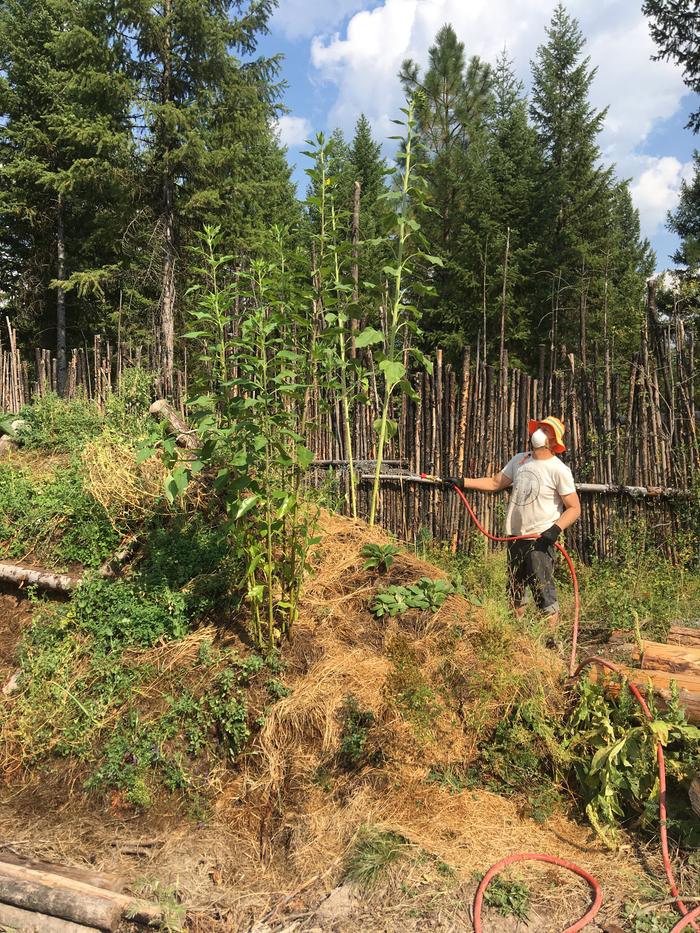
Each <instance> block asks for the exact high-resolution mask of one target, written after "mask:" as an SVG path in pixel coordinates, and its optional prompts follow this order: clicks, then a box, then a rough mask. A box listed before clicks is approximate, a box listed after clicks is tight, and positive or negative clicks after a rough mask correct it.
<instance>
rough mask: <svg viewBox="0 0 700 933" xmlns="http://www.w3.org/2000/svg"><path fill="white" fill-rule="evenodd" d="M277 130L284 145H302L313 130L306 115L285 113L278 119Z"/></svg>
mask: <svg viewBox="0 0 700 933" xmlns="http://www.w3.org/2000/svg"><path fill="white" fill-rule="evenodd" d="M277 132H278V134H279V138H280V142H281V143H282V145H283V146H302V145H303V144H304V143H305V142H306V140H307V139H308V138H309V137H310V136H311V133H312V132H313V130H312V127H311V123H310V122H309V120H308V119H307V118H306V117H294V116H292V115H291V114H288V113H285V114H283V115H282V116H281V117H280V118H279V120H278V121H277Z"/></svg>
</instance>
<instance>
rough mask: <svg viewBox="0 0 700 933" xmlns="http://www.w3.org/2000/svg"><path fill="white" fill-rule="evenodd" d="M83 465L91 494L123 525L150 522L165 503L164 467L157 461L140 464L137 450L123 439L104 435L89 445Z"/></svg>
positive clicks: (152, 460) (83, 458) (84, 455)
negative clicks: (144, 520) (143, 521)
mask: <svg viewBox="0 0 700 933" xmlns="http://www.w3.org/2000/svg"><path fill="white" fill-rule="evenodd" d="M82 462H83V466H84V468H85V471H86V473H87V476H88V490H89V492H90V493H91V495H92V496H93V497H94V498H95V499H96V500H97V502H99V503H100V505H101V506H102V507H103V508H104V509H105V511H106V512H107V514H108V515H110V516H119V520H120V523H121V524H122V525H123V523H124V521H127V522H129V521H142V520H143V519H146V518H148V517H149V516H150V515H152V514H153V513H154V512H155V511H156V509H157V508H158V507H159V506H160V504H161V503H162V500H163V482H164V479H165V475H166V470H165V467H164V466H163V463H162V462H161V460H160V459H159V458H157V457H151V458H150V459H148V460H145V461H144V462H143V463H140V464H139V463H137V459H136V451H135V450H134V448H133V447H131V446H129V444H127V443H126V442H125V441H123V440H121V439H120V438H118V437H116V436H113V435H111V434H109V433H108V432H104V433H103V434H102V435H101V436H100V437H99V438H98V439H97V440H95V441H91V442H90V443H88V444H86V445H85V447H84V448H83V452H82Z"/></svg>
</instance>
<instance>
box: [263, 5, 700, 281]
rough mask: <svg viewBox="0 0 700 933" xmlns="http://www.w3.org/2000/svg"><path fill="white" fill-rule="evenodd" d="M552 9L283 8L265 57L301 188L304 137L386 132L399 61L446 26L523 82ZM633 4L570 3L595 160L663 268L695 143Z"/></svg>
mask: <svg viewBox="0 0 700 933" xmlns="http://www.w3.org/2000/svg"><path fill="white" fill-rule="evenodd" d="M554 5H555V4H554V0H315V2H314V0H280V2H279V8H278V10H277V12H276V13H275V15H274V18H273V21H272V28H271V34H270V35H269V36H268V37H266V38H265V39H264V41H263V43H262V44H261V48H260V51H261V52H263V53H264V54H271V53H274V52H282V53H283V54H284V56H285V61H284V66H283V76H284V78H285V79H286V81H287V83H288V85H289V87H288V90H287V93H286V95H285V103H286V105H287V107H288V108H289V111H290V112H289V114H287V115H286V116H284V117H283V118H282V120H281V123H280V136H281V138H282V141H283V142H284V143H285V144H286V145H287V146H288V147H289V158H290V161H291V162H293V163H295V164H296V170H295V179H296V180H297V182H298V183H299V185H300V191H303V190H304V188H305V180H304V178H305V176H304V168H305V162H306V160H305V159H304V157H303V156H301V155H300V150H301V149H303V148H304V140H305V139H306V138H307V137H308V136H309V135H310V134H313V133H315V132H317V131H319V130H321V131H324V132H329V131H331V130H332V129H333V128H334V127H335V126H340V127H341V128H342V129H343V130H344V131H345V133H346V135H347V136H351V135H352V130H353V126H354V124H355V121H356V119H357V116H358V115H359V114H360V113H361V112H364V113H365V114H366V115H367V117H368V118H369V120H370V121H371V123H372V126H373V127H374V131H375V135H376V136H377V138H380V139H382V140H383V139H386V137H387V136H389V135H390V134H391V133H392V125H391V123H390V121H391V119H392V118H393V117H395V116H396V115H397V111H398V108H399V107H400V106H401V88H400V86H399V82H398V79H397V77H396V74H397V72H398V70H399V67H400V65H401V62H402V61H403V59H404V58H406V57H411V58H415V59H416V60H417V61H419V62H420V63H424V62H425V61H426V58H427V51H428V47H429V46H430V44H431V43H432V40H433V38H434V36H435V33H436V32H437V30H438V29H439V28H440V26H442V25H443V23H446V22H450V23H452V24H453V26H454V27H455V29H456V31H457V34H458V35H459V37H460V39H461V40H462V41H463V42H464V43H465V48H466V52H467V54H468V55H472V54H478V55H481V56H482V57H484V58H486V59H487V60H488V61H493V60H494V59H495V57H496V55H497V54H498V53H499V51H500V50H501V49H502V48H503V47H504V46H505V47H506V48H507V51H508V54H509V56H510V57H511V58H512V59H514V66H515V69H516V71H517V73H518V75H519V76H520V77H521V78H522V79H523V81H524V82H525V84H526V86H527V85H528V83H529V62H530V60H531V59H532V58H533V57H534V55H535V52H536V49H537V46H538V44H539V43H541V42H542V41H543V40H544V28H545V26H546V24H547V23H548V22H549V20H550V17H551V14H552V10H553V8H554ZM640 8H641V0H570V2H569V3H567V9H568V10H569V12H570V13H571V14H573V15H574V16H576V17H577V18H578V19H579V21H580V23H581V27H582V29H583V32H584V35H585V36H586V37H587V39H588V44H587V47H586V51H587V54H588V55H590V57H591V64H592V65H594V66H596V67H597V68H598V74H597V76H596V80H595V82H594V85H593V90H592V96H593V103H594V104H595V105H596V106H598V107H601V108H602V107H605V106H609V111H608V116H607V120H606V125H605V130H604V132H603V136H602V139H601V144H602V147H603V152H604V157H605V159H606V161H607V162H614V163H615V164H616V166H617V171H618V175H619V177H622V178H630V179H631V182H632V196H633V198H634V201H635V204H636V206H637V207H638V208H639V211H640V217H641V222H642V230H643V233H644V234H645V235H646V236H648V237H649V238H650V240H651V242H652V245H653V246H654V248H655V250H656V252H657V264H658V267H659V268H660V269H663V268H665V267H667V266H668V265H670V260H669V258H668V256H669V254H670V253H671V252H672V251H673V249H674V247H675V242H676V240H675V237H674V236H673V235H672V234H670V233H669V232H668V231H667V230H666V229H665V218H666V213H667V211H668V210H670V209H672V208H673V207H674V206H675V204H676V203H677V199H678V189H679V186H680V183H681V180H682V179H683V178H689V177H690V174H691V158H692V152H693V148H694V147H697V148H700V139H699V138H698V137H694V136H693V135H692V134H691V133H690V131H689V130H686V129H685V128H684V126H685V122H686V120H687V118H688V113H689V112H690V110H691V109H694V107H695V106H697V105H696V104H694V100H693V95H690V94H688V93H687V88H686V86H685V85H684V83H683V80H682V75H681V73H680V70H679V69H678V68H677V67H676V66H675V65H673V64H671V63H668V62H653V61H651V55H652V54H653V52H654V45H653V43H652V40H651V38H650V36H649V30H648V24H647V22H646V20H645V19H644V17H643V16H642V14H641V12H640Z"/></svg>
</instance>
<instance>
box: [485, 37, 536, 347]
mask: <svg viewBox="0 0 700 933" xmlns="http://www.w3.org/2000/svg"><path fill="white" fill-rule="evenodd" d="M493 89H494V112H493V119H492V122H491V136H490V146H489V151H488V156H487V160H488V166H489V172H490V176H491V179H492V185H493V195H492V197H491V198H490V199H489V203H488V205H487V209H488V211H489V217H490V223H491V229H492V237H491V247H492V249H491V253H492V255H493V256H494V257H495V258H496V262H495V263H494V264H493V265H494V266H495V268H494V269H493V271H492V272H491V273H490V274H489V272H488V268H487V276H486V278H487V283H488V285H487V298H490V306H492V307H493V309H494V312H493V317H494V319H495V320H494V328H493V331H496V330H497V334H498V344H499V355H500V350H501V347H500V344H501V332H502V331H504V332H505V333H507V335H508V348H509V352H510V355H511V357H514V358H515V359H517V360H519V361H520V362H527V361H528V359H529V358H530V357H531V356H532V353H533V350H534V347H533V342H532V337H531V335H532V333H533V332H535V331H536V330H537V321H536V320H533V314H536V313H537V308H536V305H535V306H533V302H532V300H531V298H532V296H533V294H536V288H535V289H533V287H532V274H531V273H532V269H533V266H534V262H535V256H536V251H537V237H538V233H539V231H538V228H537V224H538V202H539V196H540V193H539V189H538V180H539V179H540V178H541V175H542V155H541V150H540V147H539V145H538V140H537V133H536V132H535V130H534V128H533V127H532V126H531V124H530V122H529V120H528V104H527V99H526V97H525V90H524V87H523V84H522V82H521V81H519V80H518V79H517V78H516V76H515V73H514V71H513V67H512V63H511V62H510V61H509V59H508V57H507V55H506V52H505V50H504V51H503V53H502V54H501V55H500V56H499V58H498V60H497V62H496V67H495V69H494V85H493ZM506 245H507V246H508V261H507V262H506V259H505V247H506ZM493 331H492V338H493V337H494V336H495V333H494V332H493Z"/></svg>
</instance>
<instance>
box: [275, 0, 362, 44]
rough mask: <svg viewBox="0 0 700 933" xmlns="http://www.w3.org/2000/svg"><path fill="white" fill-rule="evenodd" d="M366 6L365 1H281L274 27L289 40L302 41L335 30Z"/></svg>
mask: <svg viewBox="0 0 700 933" xmlns="http://www.w3.org/2000/svg"><path fill="white" fill-rule="evenodd" d="M364 5H365V4H364V0H325V2H324V0H316V2H315V3H314V2H310V0H281V2H280V5H279V7H278V8H277V10H276V12H275V15H274V18H273V20H272V25H273V28H277V29H280V30H281V31H282V32H283V33H284V35H285V36H286V37H287V38H288V39H301V38H303V37H305V36H306V37H308V36H312V35H313V34H314V33H321V32H327V31H328V30H329V29H334V28H335V27H336V26H337V25H338V24H339V23H342V21H343V20H344V19H345V17H346V16H350V15H351V14H352V13H356V12H357V11H358V10H361V9H362V7H363V6H364Z"/></svg>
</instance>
